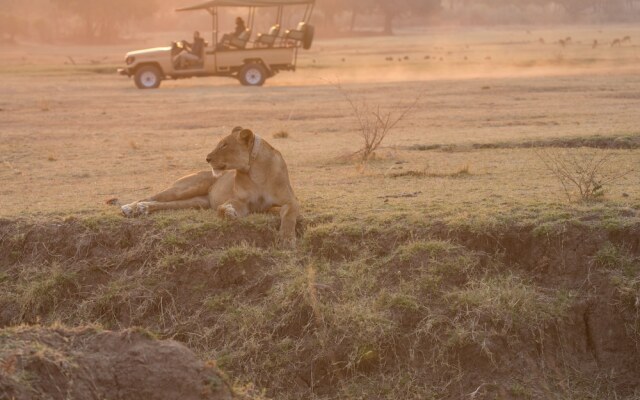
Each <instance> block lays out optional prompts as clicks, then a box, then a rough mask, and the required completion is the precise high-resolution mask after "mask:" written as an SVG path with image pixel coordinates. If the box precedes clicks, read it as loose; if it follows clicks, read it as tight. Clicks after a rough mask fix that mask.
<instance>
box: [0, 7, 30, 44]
mask: <svg viewBox="0 0 640 400" xmlns="http://www.w3.org/2000/svg"><path fill="white" fill-rule="evenodd" d="M26 31H27V22H26V21H25V20H23V19H21V18H18V17H16V16H14V15H9V14H0V42H5V41H6V42H9V43H13V42H15V37H16V35H20V34H22V33H25V32H26Z"/></svg>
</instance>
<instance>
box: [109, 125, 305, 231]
mask: <svg viewBox="0 0 640 400" xmlns="http://www.w3.org/2000/svg"><path fill="white" fill-rule="evenodd" d="M207 162H208V163H209V165H210V166H211V170H206V171H201V172H198V173H195V174H192V175H187V176H185V177H183V178H180V179H178V180H177V181H176V182H175V183H174V184H173V185H172V186H170V187H169V188H167V189H166V190H164V191H162V192H160V193H158V194H156V195H155V196H151V197H149V198H146V199H143V200H140V201H137V202H134V203H131V204H127V205H124V206H122V207H121V210H122V214H124V215H125V216H126V217H135V216H138V215H142V214H150V213H152V212H156V211H160V210H179V209H186V208H213V209H216V210H217V211H218V215H219V216H220V217H223V218H240V217H244V216H246V215H248V214H249V213H257V212H266V211H269V210H270V209H271V208H273V207H280V217H281V224H280V234H281V236H282V238H283V239H284V240H286V241H289V242H294V241H295V227H296V218H297V217H298V215H299V204H298V200H297V198H296V196H295V195H294V193H293V189H292V188H291V183H290V182H289V172H288V170H287V164H286V163H285V161H284V159H283V158H282V155H281V154H280V152H279V151H278V150H276V149H274V148H273V147H272V146H271V145H270V144H269V143H267V142H266V141H264V140H263V139H262V138H260V137H259V136H258V135H255V134H254V133H253V132H251V131H250V130H249V129H243V128H242V127H236V128H234V129H233V131H232V133H231V134H230V135H229V136H227V137H225V138H224V139H222V140H221V141H220V142H219V143H218V145H217V146H216V148H215V149H214V150H213V151H212V152H211V153H209V155H208V156H207Z"/></svg>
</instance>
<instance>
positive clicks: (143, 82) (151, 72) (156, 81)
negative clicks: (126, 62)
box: [133, 65, 162, 89]
mask: <svg viewBox="0 0 640 400" xmlns="http://www.w3.org/2000/svg"><path fill="white" fill-rule="evenodd" d="M133 81H134V82H135V84H136V87H137V88H138V89H156V88H157V87H158V86H160V82H161V81H162V73H161V72H160V69H159V68H158V67H156V66H155V65H143V66H142V67H140V68H138V69H136V73H135V75H134V77H133Z"/></svg>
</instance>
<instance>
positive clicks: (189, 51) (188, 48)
mask: <svg viewBox="0 0 640 400" xmlns="http://www.w3.org/2000/svg"><path fill="white" fill-rule="evenodd" d="M182 43H183V48H182V51H181V52H180V53H178V55H176V56H175V57H174V58H173V65H175V67H176V68H178V69H180V68H186V67H187V66H188V65H190V64H195V63H199V62H200V61H202V54H203V53H204V46H205V42H204V39H203V38H201V37H200V32H198V31H195V32H193V43H189V42H187V41H186V40H184V41H183V42H182Z"/></svg>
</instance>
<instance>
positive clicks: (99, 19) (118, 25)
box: [51, 0, 157, 41]
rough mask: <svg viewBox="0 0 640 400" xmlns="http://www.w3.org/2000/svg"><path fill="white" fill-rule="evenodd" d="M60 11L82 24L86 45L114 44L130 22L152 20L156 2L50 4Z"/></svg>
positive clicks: (70, 0) (64, 0)
mask: <svg viewBox="0 0 640 400" xmlns="http://www.w3.org/2000/svg"><path fill="white" fill-rule="evenodd" d="M51 1H52V3H54V4H55V5H57V6H58V7H59V8H60V9H61V10H64V11H66V12H69V13H71V14H74V15H75V16H77V17H78V18H80V19H81V20H82V23H83V30H82V31H83V35H84V37H85V39H86V40H88V41H96V40H101V41H105V40H113V39H115V38H118V37H119V36H120V34H121V31H122V30H124V29H125V27H126V26H127V24H129V23H130V22H132V21H137V20H142V19H144V18H148V17H150V16H152V15H153V14H154V13H155V12H156V10H157V4H156V1H155V0H136V1H130V0H51Z"/></svg>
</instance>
